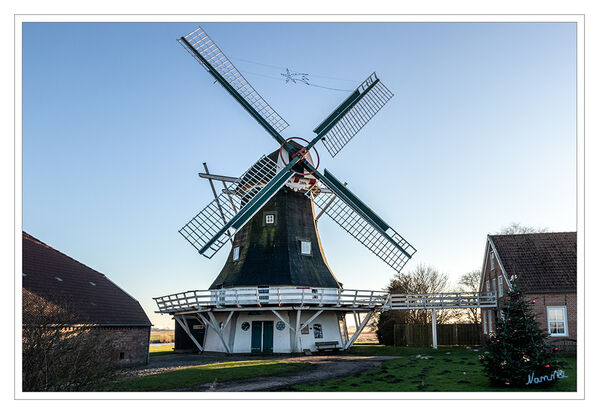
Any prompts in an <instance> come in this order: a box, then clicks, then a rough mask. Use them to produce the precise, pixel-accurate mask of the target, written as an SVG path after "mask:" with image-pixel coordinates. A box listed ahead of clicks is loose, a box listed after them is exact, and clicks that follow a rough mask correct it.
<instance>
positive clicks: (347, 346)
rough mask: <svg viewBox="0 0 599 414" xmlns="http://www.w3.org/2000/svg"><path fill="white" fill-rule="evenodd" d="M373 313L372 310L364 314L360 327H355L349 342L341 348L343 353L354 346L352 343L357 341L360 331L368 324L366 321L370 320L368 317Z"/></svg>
mask: <svg viewBox="0 0 599 414" xmlns="http://www.w3.org/2000/svg"><path fill="white" fill-rule="evenodd" d="M373 312H374V311H373V310H371V311H369V312H368V313H367V314H366V317H365V318H364V319H363V320H362V322H361V323H360V325H359V326H356V332H354V334H353V335H352V337H351V338H350V340H349V341H348V342H347V343H346V344H345V346H344V347H343V350H344V351H347V350H348V349H349V347H350V346H352V345H353V344H354V342H355V341H356V339H358V337H359V336H360V334H361V333H362V331H363V330H364V328H365V327H366V325H367V324H368V321H369V320H370V317H371V316H372V314H373Z"/></svg>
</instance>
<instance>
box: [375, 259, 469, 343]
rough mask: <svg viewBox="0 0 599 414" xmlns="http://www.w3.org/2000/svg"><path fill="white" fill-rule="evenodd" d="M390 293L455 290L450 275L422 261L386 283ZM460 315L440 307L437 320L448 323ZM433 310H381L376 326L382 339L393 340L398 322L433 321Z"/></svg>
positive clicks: (425, 322)
mask: <svg viewBox="0 0 599 414" xmlns="http://www.w3.org/2000/svg"><path fill="white" fill-rule="evenodd" d="M385 290H387V291H389V292H390V293H406V294H418V293H443V292H448V291H450V290H451V286H450V283H449V278H448V276H447V275H446V274H445V273H441V272H439V271H438V270H437V269H435V268H434V267H431V266H425V265H423V264H419V265H418V266H417V267H416V269H415V270H413V271H411V272H408V273H401V274H399V275H395V276H394V277H393V279H391V281H390V282H389V284H388V285H387V286H386V288H385ZM457 316H459V313H458V312H456V310H454V309H445V310H437V323H438V324H442V323H447V322H449V321H451V320H452V319H455V318H456V317H457ZM431 322H432V312H431V311H430V310H394V311H388V312H381V313H380V314H379V317H378V318H377V320H376V322H375V323H374V324H373V327H375V328H376V332H377V337H378V338H379V342H380V343H382V344H385V345H392V344H393V325H395V324H430V323H431Z"/></svg>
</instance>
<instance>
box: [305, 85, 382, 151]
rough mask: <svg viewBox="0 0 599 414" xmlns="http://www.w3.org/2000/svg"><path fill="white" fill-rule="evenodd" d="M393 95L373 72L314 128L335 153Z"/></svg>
mask: <svg viewBox="0 0 599 414" xmlns="http://www.w3.org/2000/svg"><path fill="white" fill-rule="evenodd" d="M392 97H393V93H391V91H389V89H387V87H386V86H385V85H383V83H382V82H381V81H380V80H379V79H378V77H377V76H376V73H373V74H372V75H370V76H369V77H368V78H366V80H365V81H364V82H362V84H361V85H360V86H358V89H356V90H355V91H354V92H353V93H352V94H351V95H350V96H349V97H348V98H347V99H346V100H345V101H343V102H342V103H341V105H339V106H338V107H337V109H335V110H334V111H333V113H331V115H329V116H328V117H327V118H326V119H325V120H324V121H323V122H321V123H320V125H318V126H317V127H316V129H314V132H315V133H316V134H318V137H321V139H322V143H323V144H324V146H325V148H326V149H327V151H329V153H330V154H331V156H332V157H334V156H335V155H337V153H338V152H339V151H341V150H342V149H343V147H345V145H346V144H347V143H348V142H349V141H350V140H351V139H352V138H353V137H354V136H355V135H356V134H357V133H358V131H360V130H361V129H362V128H363V127H364V125H366V124H367V123H368V121H370V120H371V119H372V117H374V115H376V113H377V112H378V111H379V110H380V109H381V108H382V107H383V106H385V104H386V103H387V102H389V100H390V99H391V98H392Z"/></svg>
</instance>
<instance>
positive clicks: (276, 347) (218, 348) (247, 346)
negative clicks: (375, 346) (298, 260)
mask: <svg viewBox="0 0 599 414" xmlns="http://www.w3.org/2000/svg"><path fill="white" fill-rule="evenodd" d="M316 312H317V311H312V310H310V311H302V312H301V317H300V322H301V323H300V326H301V324H303V323H305V322H306V321H307V320H308V319H310V318H311V317H312V316H313V315H314V314H315V313H316ZM252 313H254V312H252ZM278 313H279V315H281V316H282V317H283V318H284V319H286V320H287V321H289V324H290V325H291V327H293V328H295V326H296V325H295V318H296V315H297V311H278ZM338 314H339V312H338V311H324V312H322V313H321V314H320V315H319V316H318V317H317V318H316V319H314V320H313V321H311V322H310V324H309V329H308V333H307V334H301V333H300V335H299V339H298V342H299V349H296V350H293V349H292V343H293V337H294V332H293V330H292V329H290V326H289V325H287V324H286V326H285V328H284V329H283V330H282V331H279V330H278V329H277V328H276V325H277V322H279V321H280V319H279V318H278V317H277V316H276V315H275V314H274V313H272V312H271V311H260V314H258V315H250V314H249V313H248V312H238V315H237V317H235V315H234V316H233V317H232V318H231V321H230V322H229V324H228V325H227V327H226V328H225V330H224V332H223V338H224V340H225V342H227V344H229V346H230V348H231V352H233V353H251V351H252V347H251V346H252V329H251V327H250V329H248V330H247V331H244V330H242V329H241V324H242V323H243V322H249V324H250V326H251V324H252V321H272V322H273V352H274V353H290V352H302V351H303V350H305V349H309V350H311V351H313V352H314V351H317V349H316V344H315V343H316V342H329V341H337V342H338V344H339V347H341V346H342V345H343V341H342V339H341V332H340V329H339V322H338V316H337V315H338ZM214 316H215V318H216V321H217V323H220V322H223V323H225V322H226V320H227V318H228V316H229V313H228V312H214ZM317 323H318V324H321V326H322V334H323V335H322V336H323V337H322V338H318V339H315V338H314V327H313V326H314V324H317ZM231 332H234V335H235V337H234V338H231V337H230V335H231ZM204 349H205V350H206V351H208V352H227V351H226V349H225V347H224V346H223V344H222V342H221V340H220V338H219V337H218V335H217V333H216V332H215V331H214V330H213V329H212V328H210V327H208V329H207V330H206V339H205V342H204Z"/></svg>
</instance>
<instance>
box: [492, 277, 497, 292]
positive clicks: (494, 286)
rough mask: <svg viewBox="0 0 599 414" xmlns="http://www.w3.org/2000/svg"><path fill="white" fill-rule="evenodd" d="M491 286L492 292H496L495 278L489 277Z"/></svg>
mask: <svg viewBox="0 0 599 414" xmlns="http://www.w3.org/2000/svg"><path fill="white" fill-rule="evenodd" d="M491 287H492V288H493V292H495V293H497V279H491Z"/></svg>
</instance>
